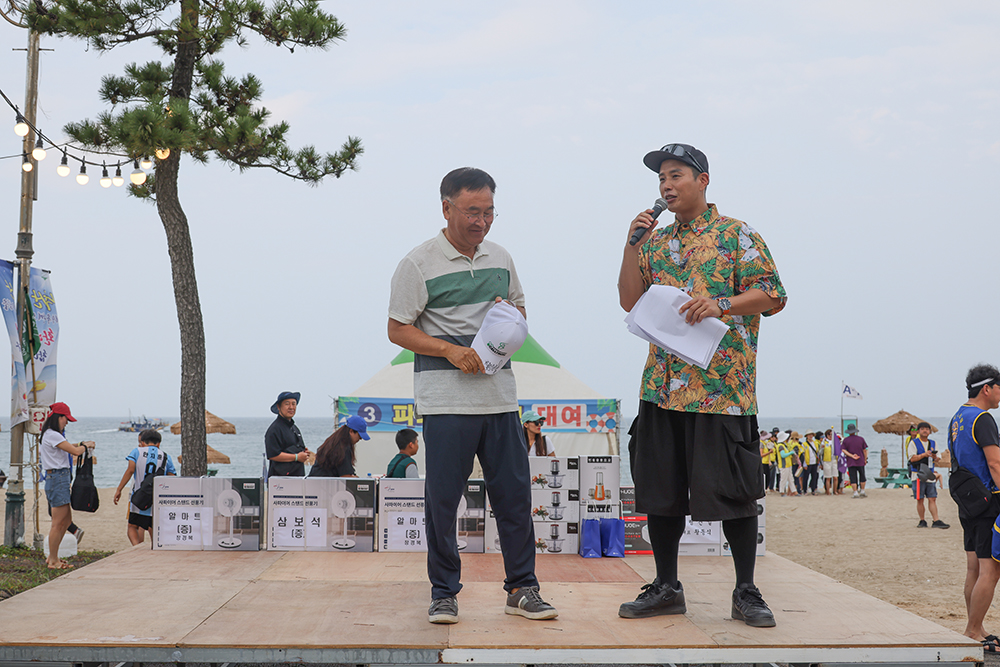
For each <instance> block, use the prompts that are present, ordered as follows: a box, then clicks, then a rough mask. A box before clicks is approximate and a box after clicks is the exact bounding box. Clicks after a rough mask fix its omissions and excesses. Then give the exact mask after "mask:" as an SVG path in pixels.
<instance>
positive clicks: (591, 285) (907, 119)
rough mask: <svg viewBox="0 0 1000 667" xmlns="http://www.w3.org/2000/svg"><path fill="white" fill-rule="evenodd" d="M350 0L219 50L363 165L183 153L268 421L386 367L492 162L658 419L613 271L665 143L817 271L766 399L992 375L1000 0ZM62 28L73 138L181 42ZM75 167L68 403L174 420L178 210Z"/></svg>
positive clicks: (559, 345)
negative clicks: (128, 75)
mask: <svg viewBox="0 0 1000 667" xmlns="http://www.w3.org/2000/svg"><path fill="white" fill-rule="evenodd" d="M324 9H325V10H326V11H329V12H331V13H333V14H335V15H336V16H337V17H338V18H340V19H341V20H342V21H343V22H344V23H345V24H346V26H347V29H348V34H347V38H346V40H345V41H344V42H342V43H340V44H338V45H337V46H335V47H333V48H331V49H330V50H328V51H314V52H307V51H305V50H302V49H299V50H296V52H295V53H294V54H290V53H288V51H287V50H284V49H277V48H274V47H270V46H267V45H264V44H262V43H259V42H254V43H252V44H251V46H250V48H248V49H245V50H240V49H238V48H236V47H232V48H230V49H229V50H228V51H225V52H224V53H223V56H224V58H225V61H226V63H227V71H228V72H229V73H230V74H234V75H240V74H244V73H247V72H253V73H255V74H257V75H258V76H259V77H260V79H261V80H262V81H263V84H264V88H265V100H264V104H265V106H267V107H268V108H269V109H270V110H271V111H272V112H273V118H275V119H284V120H287V121H289V122H290V123H291V125H292V132H291V135H290V137H291V141H292V142H293V143H294V144H295V145H302V144H314V145H316V146H317V147H318V148H320V149H328V150H333V149H336V148H337V147H339V145H340V144H341V143H342V141H343V140H344V139H345V137H346V136H347V135H356V136H359V137H360V138H361V139H362V140H363V142H364V146H365V154H364V156H363V157H362V158H361V162H360V170H359V171H358V172H356V173H348V174H346V175H345V176H344V177H343V178H341V179H339V180H333V179H331V180H329V181H327V182H325V183H323V184H322V185H321V186H319V187H316V188H309V187H307V186H305V185H303V184H300V183H298V182H293V181H291V180H288V179H286V178H284V177H282V176H280V175H277V174H274V173H269V172H264V171H260V172H254V173H247V174H242V175H240V174H239V173H237V172H234V171H231V170H230V169H229V168H228V167H226V166H225V165H223V164H220V163H212V164H210V165H208V166H201V165H197V164H194V163H193V162H191V161H190V160H185V161H184V163H183V165H182V169H181V183H180V195H181V201H182V204H183V206H184V208H185V211H186V213H187V216H188V218H189V221H190V225H191V232H192V235H193V241H194V251H195V261H196V264H197V269H198V281H199V287H200V292H201V302H202V308H203V311H204V318H205V327H206V335H207V347H208V350H207V351H208V408H209V409H210V410H212V411H213V412H216V413H217V414H219V415H221V416H226V417H239V416H255V415H256V416H266V415H267V414H268V413H267V408H268V406H269V405H270V403H271V402H272V401H273V400H274V396H275V395H276V394H277V392H278V391H280V390H284V389H292V390H297V391H301V392H302V394H303V396H302V402H301V408H300V413H299V414H300V415H302V416H312V417H322V416H328V415H330V414H331V399H330V397H335V396H338V395H347V394H350V393H351V392H353V391H354V390H355V389H356V388H357V387H358V386H359V385H361V384H362V383H363V382H364V381H365V380H366V379H368V378H369V377H370V376H371V375H372V374H374V373H375V372H377V371H378V370H379V369H380V368H381V367H382V366H384V365H385V364H386V363H387V362H388V361H389V360H390V359H391V358H392V357H393V356H394V355H395V354H396V352H397V351H398V348H396V347H394V346H393V345H392V344H391V343H389V341H388V340H387V338H386V335H385V328H386V305H387V300H388V290H389V278H390V276H391V275H392V272H393V270H394V268H395V266H396V264H397V262H398V261H399V259H400V258H401V257H402V256H403V255H404V254H405V253H406V252H407V251H408V250H409V249H410V248H411V247H413V246H414V245H416V244H417V243H419V242H421V241H423V240H425V239H427V238H429V237H431V236H433V235H434V234H435V233H436V232H437V230H438V229H439V228H440V227H441V226H442V224H443V220H442V218H441V213H440V204H439V202H438V198H437V187H438V184H439V182H440V179H441V177H442V176H443V175H444V174H445V173H446V172H447V171H449V170H450V169H452V168H455V167H458V166H477V167H481V168H483V169H486V170H487V171H489V172H490V173H491V174H492V175H493V176H494V177H495V178H496V180H497V183H498V191H497V196H496V205H497V209H498V211H499V212H500V216H499V218H498V219H497V222H496V223H495V224H494V226H493V230H492V232H491V235H490V238H491V239H492V240H494V241H496V242H498V243H500V244H502V245H504V246H505V247H507V248H508V250H510V251H511V253H512V255H513V256H514V258H515V261H516V263H517V266H518V271H519V274H520V277H521V280H522V282H523V284H524V286H525V289H526V292H527V298H528V315H529V316H528V320H529V324H530V327H531V332H532V333H533V335H534V336H535V337H536V338H537V339H538V340H539V342H540V343H541V344H542V345H543V346H545V347H546V348H547V349H548V350H549V352H551V353H552V354H553V355H554V356H555V357H556V358H557V359H558V360H559V361H560V362H561V363H562V364H563V365H564V366H565V367H566V368H568V369H569V370H570V371H571V372H572V373H573V374H575V375H576V376H578V377H579V378H581V379H582V380H584V381H585V382H587V383H588V384H590V385H591V386H592V387H594V388H595V389H596V390H598V391H600V392H601V393H603V394H605V395H606V396H610V397H616V398H621V399H622V401H623V409H624V412H625V414H627V415H630V414H634V413H635V406H636V403H637V394H638V382H639V375H640V372H641V369H642V365H643V361H644V359H645V355H646V346H645V344H644V343H643V342H642V341H640V340H639V339H637V338H634V337H632V336H630V335H629V334H628V333H627V332H626V331H625V325H624V324H623V322H622V319H623V317H624V315H625V313H624V312H622V311H621V309H620V307H619V306H618V298H617V290H616V286H615V283H616V280H617V274H618V267H619V264H620V260H621V248H622V246H623V245H624V243H625V240H626V237H627V229H628V226H629V222H630V221H631V219H632V218H633V217H634V216H635V214H636V213H637V212H638V211H640V210H642V209H645V208H647V207H649V206H650V205H651V204H652V202H653V200H655V199H656V197H657V196H658V194H657V187H656V185H657V184H656V176H655V175H654V174H653V173H652V172H650V171H648V170H647V169H646V168H645V167H644V166H643V165H642V162H641V158H642V156H643V155H644V154H645V153H646V152H647V151H649V150H651V149H653V148H656V147H659V146H660V145H662V144H665V143H669V142H685V143H691V144H694V145H695V146H697V147H699V148H700V149H702V150H703V151H705V153H706V154H707V155H708V158H709V160H710V162H711V178H712V182H711V186H710V188H709V200H710V201H713V202H715V203H717V204H718V205H719V208H720V211H721V212H722V213H724V214H726V215H730V216H733V217H737V218H740V219H743V220H746V221H747V222H749V223H750V224H751V225H753V226H754V227H755V228H756V229H757V230H758V231H759V232H760V233H761V234H762V236H763V237H764V239H765V240H766V241H767V243H768V245H769V247H770V248H771V251H772V253H773V255H774V257H775V260H776V262H777V265H778V268H779V271H780V274H781V278H782V281H783V282H784V284H785V286H786V288H787V290H788V293H789V295H790V298H789V303H788V306H787V308H786V309H785V310H784V311H783V312H782V313H780V314H779V315H778V316H776V317H774V318H770V319H768V320H765V322H764V323H763V325H762V331H761V347H760V354H759V370H758V394H759V399H760V411H761V413H762V415H765V416H787V417H791V416H801V417H808V416H823V417H826V416H833V415H836V414H837V413H838V412H839V410H840V389H841V382H842V381H846V382H847V383H848V384H850V385H852V386H855V387H857V388H858V389H859V390H860V391H861V392H862V394H863V395H864V400H863V401H855V402H851V403H848V405H847V410H848V411H849V412H854V413H855V414H858V415H861V416H863V417H864V416H873V417H878V416H885V415H887V414H889V413H891V412H895V411H896V410H898V409H900V408H906V409H908V410H910V411H911V412H914V413H916V414H919V415H930V416H943V415H948V414H951V413H952V412H953V411H954V409H955V408H956V407H957V405H958V404H959V403H960V402H961V401H962V399H963V397H964V391H963V390H964V386H963V379H964V374H965V371H966V370H967V368H968V367H969V366H970V365H972V364H974V363H976V362H979V361H990V362H992V363H998V362H1000V350H998V346H997V345H996V343H995V336H996V332H997V330H998V328H1000V327H998V325H1000V316H998V315H997V310H996V308H995V303H996V298H997V288H998V286H1000V273H998V269H997V267H996V258H997V247H998V243H997V241H998V236H1000V234H998V232H997V229H996V227H997V216H998V214H997V210H998V206H997V205H998V202H997V199H998V193H1000V189H998V188H997V186H996V182H997V177H998V174H1000V170H998V166H1000V131H998V130H1000V128H998V123H1000V67H998V64H1000V62H998V61H1000V42H998V40H997V39H996V34H997V29H998V27H1000V5H997V4H996V3H995V2H987V1H983V2H957V3H931V2H922V1H906V2H879V3H871V2H863V1H860V0H837V1H836V2H827V1H821V2H809V3H800V2H784V3H781V2H768V1H766V0H756V1H754V2H712V3H702V2H669V3H666V2H631V3H614V4H612V3H602V2H558V1H554V2H534V1H533V2H507V3H498V4H489V3H486V4H484V3H467V2H437V1H435V2H424V3H412V2H361V1H358V0H352V1H349V2H327V3H324ZM25 41H26V34H25V33H24V32H23V31H19V30H18V29H16V28H14V27H12V26H10V25H7V24H3V25H0V45H2V46H3V47H4V48H2V49H0V88H2V89H3V90H4V92H6V93H7V94H8V96H10V97H11V98H13V99H15V100H17V101H21V100H23V95H24V53H23V52H21V51H13V50H12V48H15V47H19V46H23V44H24V43H25ZM42 45H43V47H46V48H53V49H55V51H54V52H46V53H44V55H43V56H42V67H41V78H40V94H39V99H40V113H39V125H40V127H41V128H42V130H43V131H44V132H46V133H47V134H49V135H52V136H54V137H61V136H62V132H61V128H62V126H63V125H64V124H65V123H67V122H69V121H74V120H80V119H83V118H88V117H93V116H95V115H96V114H97V113H99V112H100V111H101V110H102V109H103V107H102V104H101V102H100V100H99V99H98V96H97V89H98V86H99V83H100V79H101V77H102V76H103V75H106V74H113V73H119V72H121V70H122V67H123V66H124V65H125V64H126V63H129V62H135V61H140V62H142V61H145V60H148V59H150V58H155V57H157V55H158V54H157V53H156V52H155V51H152V50H150V49H148V48H147V47H143V46H131V47H125V48H122V49H120V50H117V51H114V52H111V53H108V54H103V55H102V54H98V53H95V52H93V51H88V50H87V49H86V48H85V46H84V45H83V44H82V43H79V42H74V41H69V40H57V39H51V38H49V39H45V40H43V44H42ZM0 112H2V110H0ZM3 113H6V112H3ZM0 120H2V116H0ZM5 123H6V125H5ZM13 123H14V118H13V114H12V113H11V114H9V117H8V118H7V121H5V122H0V130H2V131H0V155H10V154H13V153H17V152H19V151H20V145H19V141H18V138H17V137H16V136H15V135H14V133H13V132H12V131H11V130H10V129H9V128H10V127H11V126H13ZM4 126H6V127H8V129H7V130H3V129H2V128H3V127H4ZM4 146H6V148H4ZM56 164H57V159H56V158H55V156H52V155H51V154H50V158H49V159H48V160H46V161H45V162H43V163H42V165H41V173H40V194H39V200H38V201H37V202H36V205H35V217H34V232H35V237H34V242H35V266H39V267H43V268H48V269H51V270H52V271H53V278H52V280H53V284H54V287H55V292H56V299H57V302H58V309H59V314H60V321H61V326H62V340H61V343H60V349H59V398H60V399H61V400H64V401H67V402H68V403H69V404H70V405H71V406H72V407H73V410H74V412H79V413H80V414H82V415H84V416H115V417H117V416H121V417H124V416H126V415H127V413H128V411H129V410H131V411H132V412H133V413H146V414H148V415H154V414H155V415H163V416H172V415H176V414H178V412H179V408H178V403H179V401H178V394H179V374H180V371H179V364H180V362H179V360H180V351H179V335H178V332H177V320H176V315H175V310H174V301H173V292H172V287H171V281H170V267H169V261H168V257H167V252H166V244H165V240H164V233H163V229H162V226H161V224H160V222H159V219H158V217H157V215H156V211H155V209H154V208H153V207H152V206H151V205H149V204H145V203H143V202H140V201H138V200H135V199H133V198H129V197H127V196H126V194H125V192H124V189H121V190H119V189H115V188H112V189H110V190H102V189H101V188H100V186H99V185H97V178H96V176H95V175H93V174H92V180H91V182H90V184H89V185H87V186H85V187H81V186H79V185H77V184H76V183H75V182H74V179H73V178H72V177H70V178H66V179H62V178H60V177H58V176H57V175H56V174H55V166H56ZM98 175H99V174H98ZM19 178H20V168H19V160H16V159H10V160H2V161H0V202H4V204H3V205H2V207H0V211H4V213H3V214H2V217H0V220H4V221H6V222H5V223H4V225H5V226H2V227H0V249H2V248H7V250H6V251H0V257H5V258H10V259H12V258H13V249H14V247H15V242H16V232H17V219H18V192H19ZM3 229H6V232H3V231H2V230H3ZM3 234H6V238H7V241H6V243H4V242H3V241H2V238H3V236H2V235H3ZM526 398H528V397H526ZM5 421H6V420H5Z"/></svg>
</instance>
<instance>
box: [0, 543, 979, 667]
mask: <svg viewBox="0 0 1000 667" xmlns="http://www.w3.org/2000/svg"><path fill="white" fill-rule="evenodd" d="M425 558H426V556H425V555H424V554H416V553H415V554H406V553H316V552H274V551H262V552H242V553H238V552H236V553H223V552H153V551H150V550H149V548H148V547H145V548H143V547H142V546H140V547H134V548H132V549H129V550H127V551H122V552H120V553H117V554H115V555H113V556H110V557H109V558H106V559H104V560H101V561H98V562H96V563H93V564H91V565H89V566H87V567H84V568H81V569H80V570H78V571H75V572H71V573H68V574H67V575H65V576H63V577H60V578H59V579H56V580H54V581H51V582H49V583H47V584H45V585H43V586H39V587H37V588H34V589H32V590H30V591H26V592H24V593H21V594H20V595H17V596H14V597H13V598H10V599H9V600H5V601H3V602H0V666H2V664H3V663H6V662H9V663H15V662H18V663H24V662H81V663H82V662H92V663H101V662H107V663H112V664H115V663H120V662H128V663H138V662H159V663H225V662H233V663H282V662H303V663H337V664H353V665H374V664H480V665H502V664H504V665H505V664H531V665H548V664H604V665H625V664H631V665H652V664H661V665H662V664H668V663H673V664H726V663H729V664H732V663H757V664H763V663H811V664H821V663H822V664H828V665H832V664H886V665H892V664H895V665H903V664H906V665H924V664H926V665H930V664H931V663H934V664H937V665H941V664H942V663H945V664H952V665H958V664H959V663H969V662H977V663H981V662H982V661H983V650H982V647H981V646H980V645H979V643H978V642H975V641H973V640H970V639H968V638H966V637H963V636H962V635H960V634H958V633H955V632H952V631H951V630H948V629H946V628H943V627H941V626H939V625H937V624H935V623H932V622H931V621H928V620H926V619H923V618H920V617H919V616H916V615H914V614H911V613H909V612H907V611H903V610H902V609H899V608H897V607H894V606H892V605H890V604H888V603H886V602H883V601H881V600H878V599H876V598H873V597H871V596H868V595H865V594H864V593H861V592H860V591H857V590H854V589H853V588H850V587H849V586H846V585H844V584H841V583H838V582H836V581H834V580H832V579H830V578H829V577H826V576H824V575H821V574H819V573H817V572H813V571H812V570H809V569H807V568H805V567H802V566H800V565H797V564H795V563H793V562H791V561H789V560H786V559H784V558H781V557H780V556H776V555H774V554H771V553H768V554H767V555H766V556H764V557H761V558H758V560H757V584H758V586H759V587H760V588H761V591H762V592H763V594H764V598H765V599H766V600H767V601H768V604H769V605H770V607H771V609H772V610H773V611H774V613H775V618H776V620H777V627H775V628H751V627H748V626H747V625H745V624H744V623H742V622H740V621H734V620H732V619H731V618H730V596H731V594H732V589H733V568H732V561H731V560H730V559H729V558H727V557H722V556H715V557H682V558H681V562H680V578H681V581H682V582H683V584H684V590H685V596H686V598H687V608H688V611H687V613H686V614H684V615H680V616H659V617H654V618H649V619H640V620H627V619H622V618H619V617H618V605H619V604H621V603H622V602H624V601H628V600H631V599H634V598H635V596H636V594H637V593H638V592H639V587H640V586H641V585H642V584H643V583H645V582H647V581H650V580H651V579H652V578H653V570H654V565H653V562H652V558H651V557H649V556H630V557H628V558H624V559H583V558H579V557H578V556H575V555H543V556H539V557H538V558H537V561H536V571H537V574H538V578H539V580H540V581H541V582H542V593H543V595H544V596H545V598H546V599H547V600H549V601H550V602H551V603H552V604H554V605H555V606H556V607H557V608H558V609H559V612H560V615H559V617H558V618H557V619H554V620H551V621H529V620H526V619H523V618H521V617H518V616H510V615H507V614H505V613H504V610H503V607H504V600H505V598H504V592H503V589H502V580H503V561H502V559H501V557H499V556H496V555H492V554H466V555H464V556H463V557H462V566H463V573H462V580H463V584H464V588H463V590H462V592H461V593H460V594H459V596H458V600H459V614H460V619H461V620H460V622H459V623H457V624H455V625H432V624H430V623H428V622H427V605H428V604H429V602H430V599H429V598H430V585H429V584H428V583H427V575H426V566H425Z"/></svg>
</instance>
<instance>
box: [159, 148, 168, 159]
mask: <svg viewBox="0 0 1000 667" xmlns="http://www.w3.org/2000/svg"><path fill="white" fill-rule="evenodd" d="M168 157H170V149H169V148H157V149H156V158H157V159H158V160H166V159H167V158H168Z"/></svg>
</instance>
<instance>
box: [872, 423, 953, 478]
mask: <svg viewBox="0 0 1000 667" xmlns="http://www.w3.org/2000/svg"><path fill="white" fill-rule="evenodd" d="M922 421H926V420H924V419H921V418H920V417H917V416H916V415H913V414H910V413H909V412H907V411H906V410H900V411H899V412H897V413H896V414H894V415H889V416H888V417H886V418H885V419H879V420H878V421H877V422H875V423H874V424H872V428H873V429H874V430H875V432H876V433H895V434H896V435H899V436H901V437H902V444H901V446H902V450H903V451H902V454H903V467H904V468H905V467H906V433H907V431H909V429H910V427H911V426H916V425H917V424H919V423H920V422H922ZM927 423H928V424H930V422H927ZM937 431H938V429H937V427H936V426H934V424H931V433H937Z"/></svg>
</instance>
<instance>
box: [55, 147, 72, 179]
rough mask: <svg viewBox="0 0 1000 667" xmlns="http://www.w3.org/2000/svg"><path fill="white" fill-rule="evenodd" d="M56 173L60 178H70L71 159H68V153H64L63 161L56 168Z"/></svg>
mask: <svg viewBox="0 0 1000 667" xmlns="http://www.w3.org/2000/svg"><path fill="white" fill-rule="evenodd" d="M56 173H57V174H59V175H60V176H69V158H67V157H66V151H63V156H62V160H61V161H60V162H59V166H58V167H56Z"/></svg>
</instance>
